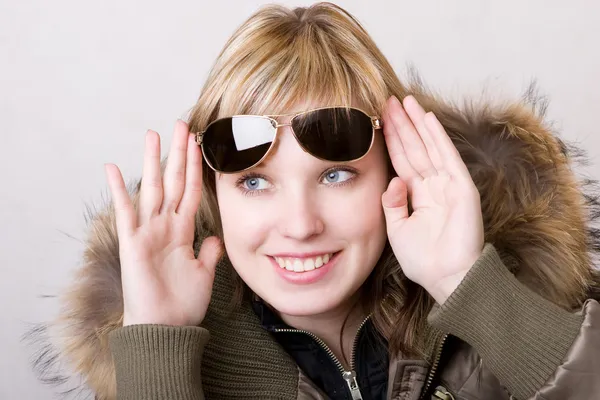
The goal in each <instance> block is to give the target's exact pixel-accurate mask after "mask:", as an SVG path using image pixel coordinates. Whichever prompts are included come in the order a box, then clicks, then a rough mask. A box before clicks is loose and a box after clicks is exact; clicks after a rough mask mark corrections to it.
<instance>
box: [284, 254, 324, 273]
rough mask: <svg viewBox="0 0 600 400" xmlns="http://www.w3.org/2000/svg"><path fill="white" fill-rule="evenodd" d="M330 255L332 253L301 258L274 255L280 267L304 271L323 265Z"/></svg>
mask: <svg viewBox="0 0 600 400" xmlns="http://www.w3.org/2000/svg"><path fill="white" fill-rule="evenodd" d="M331 257H332V254H324V255H322V256H318V257H309V258H303V259H300V258H285V257H276V258H275V261H276V262H277V264H278V265H279V267H280V268H285V269H287V270H288V271H294V272H304V271H312V270H313V269H317V268H321V267H322V266H323V265H325V264H327V263H328V262H329V260H330V259H331Z"/></svg>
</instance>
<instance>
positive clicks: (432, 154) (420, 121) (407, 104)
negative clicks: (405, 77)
mask: <svg viewBox="0 0 600 400" xmlns="http://www.w3.org/2000/svg"><path fill="white" fill-rule="evenodd" d="M402 103H403V105H404V110H406V113H407V114H408V116H409V117H410V119H411V120H412V121H413V124H414V126H415V127H416V128H417V132H418V134H419V135H420V136H421V140H422V141H423V143H424V144H425V149H426V151H427V154H428V155H429V158H430V159H431V163H432V164H433V166H434V168H435V169H436V170H437V171H438V172H442V171H443V169H444V164H443V163H442V159H441V157H440V154H439V151H438V149H437V146H436V143H435V142H434V140H433V138H432V137H431V132H429V129H428V128H427V126H426V124H425V110H424V109H423V107H421V105H420V104H419V102H418V101H417V99H415V98H414V97H413V96H406V97H405V98H404V100H403V102H402Z"/></svg>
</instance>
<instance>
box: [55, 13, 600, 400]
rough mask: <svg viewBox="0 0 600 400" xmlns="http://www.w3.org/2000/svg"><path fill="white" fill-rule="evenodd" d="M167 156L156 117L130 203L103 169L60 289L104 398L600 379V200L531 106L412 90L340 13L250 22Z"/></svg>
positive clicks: (564, 391)
mask: <svg viewBox="0 0 600 400" xmlns="http://www.w3.org/2000/svg"><path fill="white" fill-rule="evenodd" d="M398 99H402V100H403V101H402V102H400V101H399V100H398ZM349 107H350V108H349ZM426 110H427V111H433V112H426ZM240 115H244V116H240ZM232 116H236V117H234V118H233V117H232ZM162 167H164V168H161V164H160V139H159V137H158V135H157V133H156V132H152V131H149V132H148V133H147V135H146V147H145V153H144V168H143V177H142V179H141V181H140V182H139V184H138V185H137V186H136V188H135V189H134V190H133V193H132V195H133V196H132V197H131V198H130V195H129V193H128V192H127V189H126V186H125V184H124V182H123V179H122V177H121V174H120V172H119V170H118V168H117V167H116V166H114V165H107V166H106V173H107V179H108V183H109V187H110V190H111V193H112V198H113V204H114V208H112V207H111V208H107V209H106V210H105V211H102V212H99V213H98V214H96V215H94V216H93V218H92V231H91V232H92V233H91V235H90V238H89V242H88V248H87V252H86V254H85V265H84V266H83V268H82V269H81V271H80V273H79V279H78V281H77V283H76V284H75V285H74V286H73V289H72V290H71V291H70V293H69V294H68V295H67V296H66V297H65V301H66V305H67V307H68V308H67V311H65V312H64V314H63V315H62V316H61V320H60V321H59V322H58V326H59V327H61V326H62V327H63V329H64V335H65V336H64V337H63V340H64V342H63V346H62V348H61V351H62V355H63V356H65V357H66V358H68V359H69V360H71V362H72V363H73V365H74V366H75V368H76V369H77V371H78V372H80V373H82V374H83V375H84V377H85V379H86V382H87V384H88V385H89V387H91V388H92V390H94V392H95V393H96V396H97V398H99V399H114V398H118V399H142V398H143V399H166V398H168V399H200V398H207V399H216V398H260V399H267V398H284V399H292V398H298V399H309V398H310V399H325V398H331V399H384V398H387V399H417V398H433V399H452V398H454V399H459V398H465V399H492V400H494V399H509V398H517V399H541V398H544V399H566V398H569V399H592V398H594V397H595V396H597V393H600V384H599V383H598V379H594V378H593V376H599V374H600V364H598V362H597V361H596V360H597V359H598V355H599V352H600V350H599V349H600V305H599V304H598V302H597V301H595V300H593V299H590V298H589V297H590V296H591V293H592V289H593V288H594V287H595V286H594V280H595V277H594V275H595V273H594V269H593V266H592V261H591V257H592V254H591V252H592V250H594V249H597V248H598V247H597V242H594V240H595V239H594V238H593V237H592V236H591V234H590V232H589V230H588V229H587V228H586V223H587V222H588V221H587V220H588V218H589V217H588V212H589V211H590V210H589V206H590V205H595V204H597V203H594V202H586V199H588V198H586V197H585V196H584V195H583V193H582V192H581V190H580V188H579V186H578V184H577V182H576V180H575V178H574V176H573V174H572V172H571V170H570V159H569V157H568V152H567V151H566V147H565V146H564V145H563V144H562V143H561V142H560V141H559V140H558V139H557V138H555V137H554V136H552V134H551V133H550V132H549V131H548V129H547V128H546V127H545V126H544V124H543V122H542V121H541V120H540V118H539V116H538V115H535V113H534V112H532V111H531V110H530V109H528V107H527V106H526V105H524V104H519V103H515V104H510V105H503V106H495V107H492V106H490V105H485V106H480V107H477V106H470V107H466V108H464V109H462V110H460V109H458V108H457V107H453V106H450V105H447V104H445V103H444V102H442V101H441V100H439V99H435V98H434V97H433V96H431V95H428V94H427V93H426V92H425V90H424V89H423V88H421V87H420V86H418V85H412V86H410V87H407V86H405V85H403V84H401V83H400V82H399V81H398V79H397V77H396V75H395V73H394V71H393V70H392V68H391V66H390V65H389V63H388V62H387V61H386V59H385V57H384V56H383V55H382V54H381V52H380V51H379V50H378V49H377V47H376V46H375V44H374V43H373V42H372V40H371V39H370V37H369V36H368V34H367V33H366V32H365V31H364V30H363V28H361V26H360V25H359V24H358V23H357V21H356V20H355V19H354V18H353V17H352V16H350V15H349V14H348V13H347V12H345V11H344V10H342V9H340V8H339V7H336V6H334V5H332V4H328V3H321V4H316V5H314V6H312V7H310V8H297V9H293V10H290V9H286V8H283V7H280V6H269V7H265V8H263V9H261V10H260V11H258V12H257V13H256V14H255V15H253V16H251V17H250V18H249V19H248V20H247V21H246V22H245V23H244V24H243V25H242V26H241V27H240V28H239V29H238V30H237V31H236V32H235V34H234V35H233V36H232V38H231V39H230V40H229V41H228V42H227V44H226V45H225V48H224V49H223V51H222V52H221V54H220V55H219V57H218V59H217V61H216V63H215V65H214V67H213V69H212V72H211V74H210V76H209V77H208V79H207V82H206V84H205V86H204V88H203V89H202V92H201V94H200V97H199V99H198V102H197V105H196V106H195V107H194V109H193V111H192V113H191V117H190V119H189V122H188V123H185V122H183V121H178V122H177V125H176V127H175V132H174V137H173V144H172V147H171V150H170V152H169V157H168V161H166V162H165V163H164V164H163V165H162ZM589 215H591V213H589ZM594 246H596V247H594ZM223 253H224V257H221V255H222V254H223ZM219 260H220V261H219ZM121 290H122V292H121Z"/></svg>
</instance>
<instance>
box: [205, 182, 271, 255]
mask: <svg viewBox="0 0 600 400" xmlns="http://www.w3.org/2000/svg"><path fill="white" fill-rule="evenodd" d="M255 200H256V199H254V198H252V197H246V196H243V195H241V194H240V193H239V191H238V190H237V189H236V188H235V187H231V185H229V184H227V183H225V182H223V183H219V182H217V201H218V203H219V212H220V216H221V223H222V226H223V236H224V238H223V239H224V242H225V247H226V249H227V253H228V255H229V257H230V258H239V257H238V255H241V254H245V253H248V252H252V251H253V250H255V249H256V248H257V247H258V246H260V244H261V243H262V242H263V240H264V238H265V235H266V232H267V226H266V225H267V224H266V223H265V219H264V215H265V214H264V210H262V207H261V204H262V203H261V202H259V201H255Z"/></svg>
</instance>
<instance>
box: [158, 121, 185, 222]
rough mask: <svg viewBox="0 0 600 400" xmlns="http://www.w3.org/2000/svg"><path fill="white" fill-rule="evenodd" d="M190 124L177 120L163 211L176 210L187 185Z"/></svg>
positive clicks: (166, 177) (165, 182)
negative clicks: (186, 167)
mask: <svg viewBox="0 0 600 400" xmlns="http://www.w3.org/2000/svg"><path fill="white" fill-rule="evenodd" d="M188 135H189V131H188V126H187V124H186V123H185V122H183V121H181V120H177V123H176V124H175V130H174V132H173V142H172V143H171V150H170V151H169V158H168V160H167V166H166V167H165V176H164V179H163V187H164V194H163V198H164V200H163V204H162V207H161V210H160V211H161V212H162V211H175V210H176V209H177V206H178V205H179V201H180V200H181V196H182V194H183V189H184V187H185V163H186V155H187V154H186V153H187V144H188Z"/></svg>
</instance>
